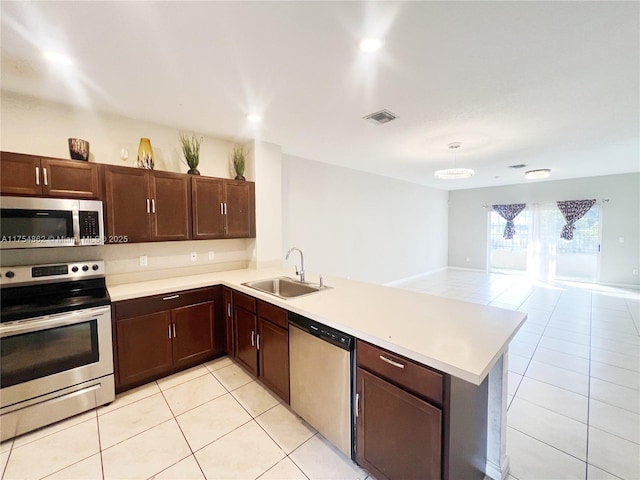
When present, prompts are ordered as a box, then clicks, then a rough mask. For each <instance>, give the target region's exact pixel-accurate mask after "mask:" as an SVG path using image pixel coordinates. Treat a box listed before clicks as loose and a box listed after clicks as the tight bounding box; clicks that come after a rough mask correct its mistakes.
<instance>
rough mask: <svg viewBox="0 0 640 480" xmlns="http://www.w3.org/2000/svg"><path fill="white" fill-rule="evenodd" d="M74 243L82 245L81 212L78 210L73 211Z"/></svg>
mask: <svg viewBox="0 0 640 480" xmlns="http://www.w3.org/2000/svg"><path fill="white" fill-rule="evenodd" d="M73 243H74V245H80V211H79V210H78V208H74V209H73Z"/></svg>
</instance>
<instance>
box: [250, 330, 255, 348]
mask: <svg viewBox="0 0 640 480" xmlns="http://www.w3.org/2000/svg"><path fill="white" fill-rule="evenodd" d="M255 336H256V332H254V331H253V330H251V346H252V347H255V346H256V344H255V342H254V341H253V340H254V337H255Z"/></svg>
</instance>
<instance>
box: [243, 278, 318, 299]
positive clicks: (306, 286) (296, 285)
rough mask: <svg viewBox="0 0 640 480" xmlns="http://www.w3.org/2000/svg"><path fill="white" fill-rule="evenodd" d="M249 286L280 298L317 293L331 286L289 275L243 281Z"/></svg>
mask: <svg viewBox="0 0 640 480" xmlns="http://www.w3.org/2000/svg"><path fill="white" fill-rule="evenodd" d="M243 285H246V286H247V287H251V288H255V289H256V290H260V291H261V292H266V293H270V294H271V295H275V296H276V297H280V298H296V297H301V296H303V295H309V294H310V293H315V292H318V291H320V290H321V289H323V290H324V289H326V288H329V287H325V286H323V287H320V285H313V284H310V283H306V282H299V281H297V280H294V279H292V278H289V277H276V278H268V279H266V280H255V281H253V282H246V283H243Z"/></svg>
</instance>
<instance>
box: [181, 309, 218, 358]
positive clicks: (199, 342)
mask: <svg viewBox="0 0 640 480" xmlns="http://www.w3.org/2000/svg"><path fill="white" fill-rule="evenodd" d="M171 316H172V322H173V325H172V336H173V361H174V366H175V367H179V366H181V365H182V364H186V363H195V362H197V361H198V360H205V359H206V358H208V357H210V356H211V355H212V354H213V353H214V350H215V334H214V328H215V327H214V302H205V303H198V304H196V305H189V306H187V307H181V308H176V309H175V310H173V311H172V312H171ZM174 327H175V328H174Z"/></svg>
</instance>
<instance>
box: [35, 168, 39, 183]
mask: <svg viewBox="0 0 640 480" xmlns="http://www.w3.org/2000/svg"><path fill="white" fill-rule="evenodd" d="M36 185H40V167H36Z"/></svg>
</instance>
